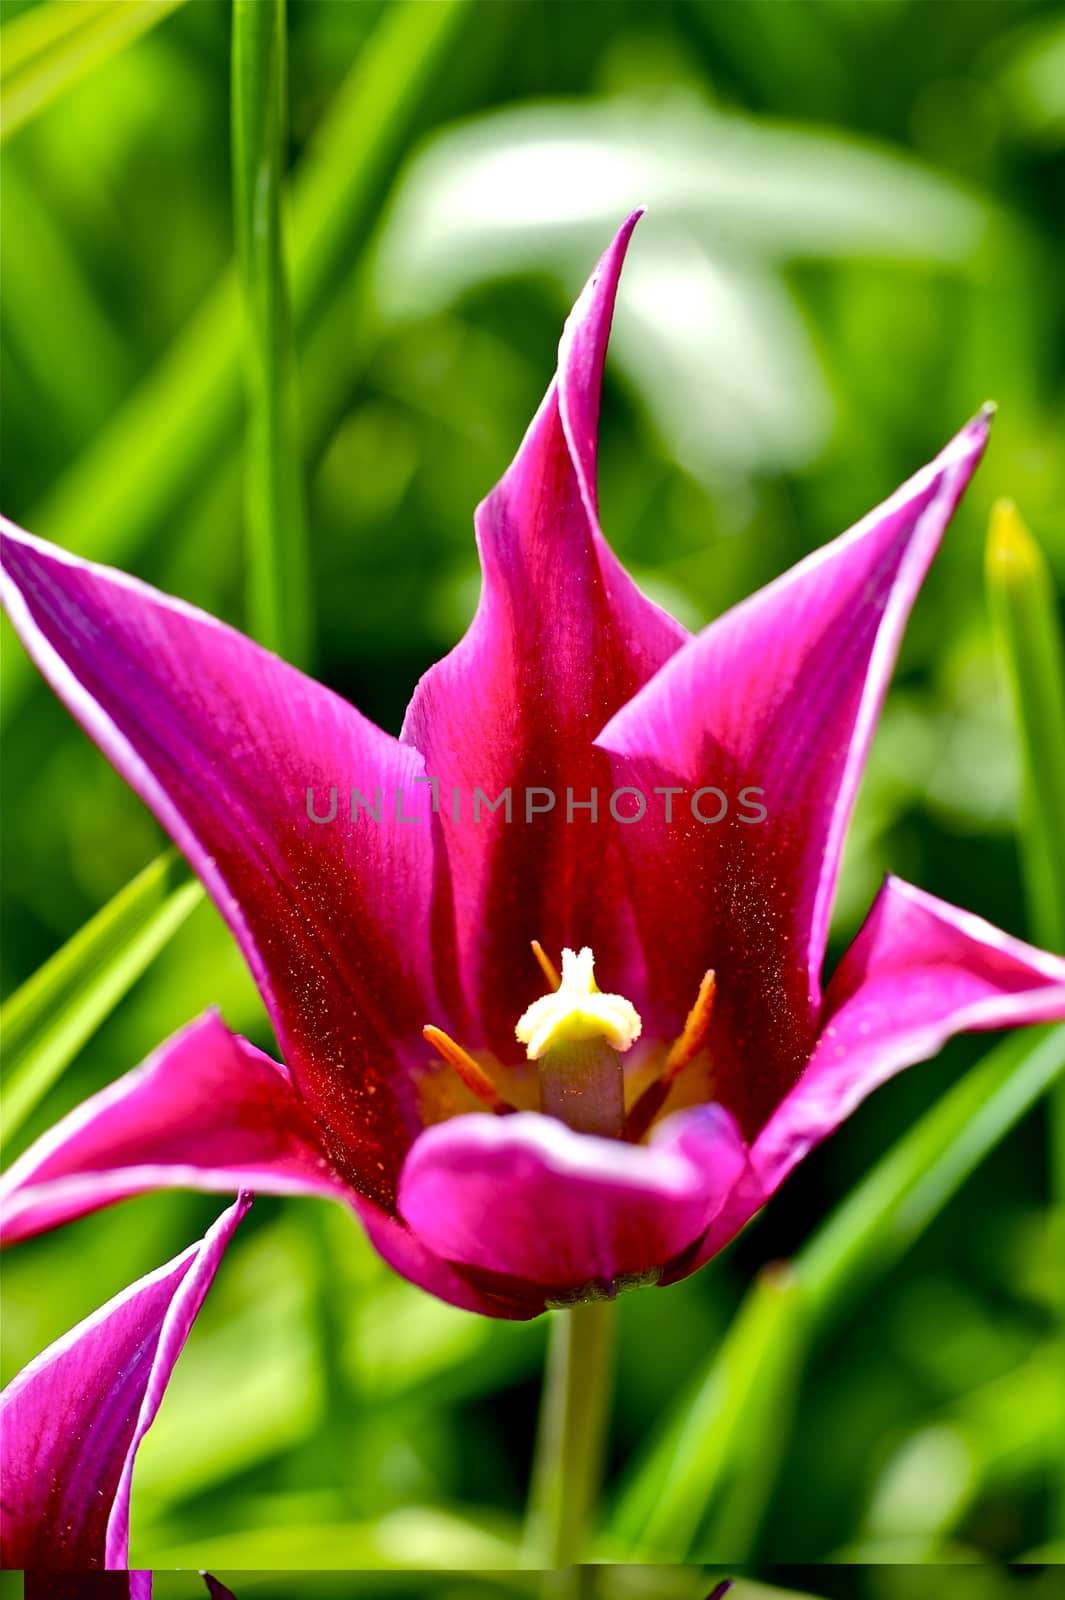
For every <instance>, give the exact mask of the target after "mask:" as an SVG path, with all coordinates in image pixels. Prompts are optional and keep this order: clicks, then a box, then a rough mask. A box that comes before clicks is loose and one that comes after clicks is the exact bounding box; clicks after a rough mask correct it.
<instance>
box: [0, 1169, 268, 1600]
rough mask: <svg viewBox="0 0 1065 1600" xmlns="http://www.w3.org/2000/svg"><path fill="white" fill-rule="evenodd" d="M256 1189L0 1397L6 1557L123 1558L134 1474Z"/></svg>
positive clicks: (29, 1560)
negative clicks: (179, 1360) (140, 1451)
mask: <svg viewBox="0 0 1065 1600" xmlns="http://www.w3.org/2000/svg"><path fill="white" fill-rule="evenodd" d="M250 1204H251V1197H250V1196H249V1195H242V1196H241V1197H240V1199H239V1200H237V1202H236V1203H235V1204H234V1205H232V1206H231V1207H230V1208H229V1210H228V1211H226V1212H224V1213H223V1214H222V1216H221V1217H220V1218H219V1219H218V1221H217V1222H216V1223H215V1225H214V1227H213V1228H211V1229H210V1231H209V1232H208V1233H207V1234H206V1235H205V1237H204V1238H203V1239H202V1240H200V1242H199V1243H198V1244H194V1245H190V1246H189V1248H188V1249H187V1250H185V1251H183V1253H182V1254H181V1255H179V1256H177V1257H175V1259H174V1260H173V1261H171V1262H169V1263H168V1265H166V1266H165V1267H160V1268H159V1269H158V1271H156V1272H153V1273H150V1274H149V1275H148V1276H147V1277H145V1278H141V1279H140V1281H139V1282H137V1283H135V1284H132V1285H131V1286H130V1287H129V1288H128V1289H124V1290H123V1291H122V1292H121V1294H118V1295H116V1296H115V1298H114V1299H113V1300H110V1301H108V1303H107V1305H105V1306H102V1307H101V1308H100V1310H99V1311H95V1312H93V1314H92V1315H91V1316H90V1317H87V1318H86V1319H85V1321H84V1322H81V1323H79V1324H78V1326H77V1327H76V1328H73V1329H72V1330H71V1331H70V1333H68V1334H65V1335H64V1336H63V1337H62V1338H61V1339H58V1340H57V1341H56V1343H55V1344H53V1345H51V1346H50V1347H49V1348H48V1349H47V1350H45V1351H44V1352H43V1354H42V1355H39V1356H38V1357H37V1358H36V1360H34V1361H31V1362H30V1364H29V1366H28V1367H26V1368H24V1370H23V1371H22V1372H21V1373H20V1374H19V1375H18V1377H17V1378H15V1379H14V1380H13V1382H12V1383H11V1384H9V1386H8V1387H7V1389H6V1390H5V1391H4V1394H3V1397H2V1399H0V1421H2V1424H3V1433H4V1495H3V1512H2V1524H0V1546H2V1560H3V1564H4V1566H5V1567H23V1568H35V1567H36V1568H57V1569H63V1568H73V1569H78V1568H86V1569H89V1570H94V1569H100V1568H115V1567H118V1568H124V1567H125V1566H126V1563H127V1549H128V1544H129V1494H130V1479H131V1476H132V1472H133V1463H134V1460H135V1458H136V1454H137V1449H138V1447H139V1445H140V1442H141V1440H142V1439H143V1437H144V1435H145V1433H146V1432H147V1431H148V1429H149V1428H150V1427H151V1424H152V1422H153V1421H154V1420H155V1415H156V1412H157V1411H158V1409H159V1405H160V1403H161V1401H162V1398H163V1394H164V1392H165V1390H166V1385H167V1383H168V1381H169V1379H170V1374H171V1372H172V1371H173V1369H174V1364H175V1362H176V1361H177V1358H178V1356H179V1355H180V1354H181V1350H182V1347H183V1345H184V1343H185V1340H186V1339H187V1337H188V1334H189V1330H190V1329H191V1327H192V1324H193V1322H194V1321H195V1319H196V1315H197V1313H198V1311H199V1309H200V1306H201V1305H202V1303H203V1299H204V1296H205V1295H206V1293H207V1290H208V1289H209V1288H210V1285H211V1281H212V1279H213V1278H214V1275H215V1271H216V1270H217V1267H218V1264H219V1262H220V1261H221V1258H222V1254H223V1252H224V1250H225V1248H226V1245H227V1244H228V1243H229V1240H230V1239H231V1237H232V1235H233V1231H234V1229H235V1228H236V1226H237V1223H238V1222H239V1221H240V1219H241V1217H242V1216H243V1215H244V1213H245V1212H246V1211H247V1209H248V1206H249V1205H250Z"/></svg>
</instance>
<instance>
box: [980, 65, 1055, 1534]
mask: <svg viewBox="0 0 1065 1600" xmlns="http://www.w3.org/2000/svg"><path fill="white" fill-rule="evenodd" d="M1063 38H1065V36H1063ZM1060 54H1061V52H1060V50H1059V55H1060ZM987 585H988V593H989V596H990V600H991V610H992V615H993V618H994V621H995V625H996V631H997V634H998V641H999V647H1000V650H1001V652H1002V656H1003V659H1004V661H1005V665H1006V672H1007V676H1008V678H1009V683H1010V688H1011V691H1012V701H1013V713H1014V718H1015V722H1016V728H1017V737H1018V741H1019V743H1020V746H1021V762H1022V767H1023V773H1024V806H1023V819H1022V826H1021V829H1020V833H1019V841H1018V842H1019V846H1020V855H1021V866H1022V870H1023V872H1024V884H1025V891H1026V895H1027V900H1028V911H1029V916H1030V918H1031V923H1032V929H1033V932H1034V935H1035V937H1036V939H1038V941H1039V942H1040V943H1041V944H1044V945H1047V946H1048V947H1049V948H1050V949H1052V950H1063V951H1065V822H1063V819H1065V647H1063V644H1062V636H1061V625H1060V623H1059V621H1058V613H1057V606H1056V603H1055V597H1054V586H1053V581H1052V579H1051V576H1050V570H1049V568H1048V566H1047V563H1046V559H1045V557H1044V555H1043V552H1042V550H1041V549H1040V548H1039V545H1038V544H1037V543H1036V541H1035V539H1034V538H1033V537H1032V535H1031V533H1030V532H1029V530H1028V528H1027V527H1026V526H1025V523H1024V522H1023V520H1022V519H1021V517H1020V515H1019V513H1018V512H1017V509H1016V507H1015V506H1014V505H1013V504H1012V503H1011V502H1010V501H1005V500H1003V501H999V503H998V504H997V505H996V506H995V508H994V511H993V512H992V514H991V527H990V531H989V533H988V541H987ZM1051 1105H1052V1116H1051V1159H1052V1162H1053V1170H1054V1184H1055V1191H1056V1196H1057V1199H1058V1202H1059V1204H1061V1205H1065V1087H1059V1088H1058V1089H1057V1091H1056V1092H1055V1094H1054V1097H1053V1100H1052V1102H1051ZM1060 1309H1061V1311H1062V1313H1063V1315H1065V1299H1063V1300H1062V1303H1061V1307H1060ZM1063 1334H1065V1328H1063ZM1057 1443H1058V1448H1059V1450H1060V1452H1061V1462H1062V1466H1061V1469H1060V1470H1059V1473H1058V1477H1059V1492H1058V1494H1057V1496H1056V1498H1055V1510H1054V1515H1053V1518H1052V1531H1053V1532H1055V1533H1057V1532H1062V1531H1065V1418H1062V1420H1061V1422H1060V1423H1059V1427H1058V1437H1057Z"/></svg>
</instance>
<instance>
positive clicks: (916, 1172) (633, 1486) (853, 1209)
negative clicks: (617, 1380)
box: [610, 1027, 1065, 1560]
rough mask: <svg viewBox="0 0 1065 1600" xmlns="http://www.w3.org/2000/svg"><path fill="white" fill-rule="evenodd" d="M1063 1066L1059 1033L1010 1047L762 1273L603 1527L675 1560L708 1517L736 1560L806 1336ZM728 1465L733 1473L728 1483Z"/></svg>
mask: <svg viewBox="0 0 1065 1600" xmlns="http://www.w3.org/2000/svg"><path fill="white" fill-rule="evenodd" d="M1063 1071H1065V1027H1058V1028H1050V1029H1039V1030H1036V1038H1035V1039H1034V1040H1033V1039H1032V1037H1031V1033H1029V1034H1028V1035H1027V1036H1026V1035H1014V1036H1012V1037H1010V1038H1009V1039H1007V1040H1006V1041H1005V1042H1004V1043H1003V1044H1001V1045H1000V1046H999V1047H998V1048H997V1049H996V1050H994V1051H992V1052H991V1053H990V1055H988V1056H986V1057H985V1058H984V1060H983V1061H981V1062H980V1063H979V1064H978V1065H977V1066H976V1067H974V1068H973V1069H972V1070H971V1071H970V1072H969V1073H968V1074H967V1075H966V1077H964V1078H963V1079H962V1080H961V1082H960V1083H958V1084H956V1085H955V1086H954V1088H953V1089H951V1090H950V1091H949V1092H948V1093H947V1094H946V1095H945V1096H944V1097H943V1099H942V1100H940V1101H939V1103H938V1104H937V1105H935V1106H933V1108H932V1109H931V1111H929V1112H927V1113H926V1114H925V1116H924V1117H923V1118H922V1119H921V1120H920V1121H919V1122H918V1123H917V1124H916V1125H915V1126H914V1127H913V1128H912V1129H911V1130H910V1131H909V1133H907V1134H906V1135H904V1136H903V1138H902V1139H901V1140H900V1141H899V1142H898V1144H897V1145H896V1146H895V1148H894V1149H893V1150H892V1151H890V1152H889V1153H888V1155H887V1156H885V1157H884V1158H883V1159H882V1160H881V1161H880V1162H879V1163H878V1165H877V1166H876V1167H874V1169H873V1170H872V1172H871V1173H870V1174H869V1175H868V1177H867V1178H866V1179H865V1180H864V1181H863V1182H862V1183H860V1184H859V1185H858V1187H857V1188H856V1189H854V1190H853V1191H852V1192H851V1194H850V1195H849V1196H848V1197H847V1198H846V1199H845V1200H844V1201H843V1202H842V1204H841V1205H840V1206H839V1207H837V1209H836V1211H835V1212H834V1213H833V1215H832V1216H831V1217H830V1218H829V1219H828V1220H827V1222H825V1223H823V1224H822V1225H821V1227H820V1228H819V1229H818V1230H817V1232H816V1233H815V1234H814V1235H813V1236H812V1238H811V1239H810V1240H809V1241H808V1243H807V1244H806V1245H805V1246H804V1247H803V1248H802V1250H800V1251H799V1253H798V1255H797V1256H796V1258H795V1260H794V1263H793V1266H792V1268H791V1269H788V1270H787V1271H786V1272H783V1271H781V1270H780V1269H777V1273H770V1274H769V1275H765V1274H764V1275H763V1277H762V1278H761V1279H760V1280H759V1281H758V1283H757V1284H756V1285H755V1287H754V1289H752V1290H751V1292H750V1294H749V1295H748V1297H747V1299H746V1300H745V1301H744V1304H743V1306H742V1307H741V1310H740V1312H739V1314H738V1316H737V1318H736V1321H735V1322H734V1324H733V1326H732V1328H731V1329H730V1331H729V1333H728V1335H727V1336H726V1339H725V1343H724V1344H723V1346H722V1348H721V1351H720V1352H719V1353H718V1355H717V1356H716V1357H715V1358H714V1359H713V1360H712V1361H711V1363H710V1365H709V1367H708V1368H707V1371H706V1373H705V1375H704V1376H703V1377H701V1378H700V1379H699V1380H698V1381H697V1383H696V1385H695V1386H694V1387H693V1388H691V1389H689V1390H688V1391H686V1392H685V1394H684V1396H683V1398H682V1399H681V1401H679V1402H678V1404H677V1406H676V1407H675V1409H674V1412H673V1414H672V1415H671V1416H670V1417H668V1418H667V1419H666V1420H665V1422H664V1423H663V1424H662V1426H661V1427H660V1428H659V1430H658V1432H657V1435H656V1436H655V1437H653V1438H652V1440H651V1441H650V1442H649V1444H648V1445H647V1446H646V1447H645V1448H644V1450H643V1451H641V1453H640V1456H639V1458H638V1461H637V1464H636V1466H635V1468H634V1469H633V1471H632V1473H631V1476H630V1478H629V1483H628V1487H627V1489H626V1490H625V1492H624V1494H623V1496H622V1498H621V1500H620V1502H619V1504H618V1508H617V1511H616V1513H615V1516H614V1517H613V1518H612V1520H611V1524H610V1531H611V1533H612V1534H613V1535H615V1536H616V1537H618V1538H619V1539H620V1540H624V1541H626V1548H631V1547H632V1545H633V1544H635V1547H636V1549H637V1550H643V1549H650V1550H653V1551H654V1552H656V1553H658V1554H666V1555H669V1556H670V1557H671V1558H672V1559H673V1560H683V1559H684V1558H685V1556H686V1555H687V1553H688V1549H689V1545H690V1541H691V1540H692V1539H693V1538H694V1537H695V1534H696V1530H697V1528H698V1526H699V1523H700V1522H701V1520H702V1518H703V1516H704V1515H705V1514H706V1513H707V1511H709V1515H710V1519H711V1521H710V1524H709V1526H710V1528H712V1529H713V1530H715V1536H718V1537H727V1539H728V1541H729V1550H730V1552H731V1550H732V1548H733V1543H732V1541H733V1538H734V1537H738V1539H739V1544H738V1545H737V1547H736V1548H737V1549H738V1551H739V1553H740V1554H741V1555H742V1554H743V1552H744V1539H745V1538H749V1537H751V1536H752V1535H753V1533H754V1532H755V1531H756V1527H757V1518H758V1515H759V1514H760V1512H761V1510H762V1509H763V1507H764V1504H765V1502H766V1500H767V1499H768V1496H769V1494H770V1492H771V1490H772V1487H773V1483H774V1479H775V1467H776V1460H777V1456H778V1454H779V1453H780V1452H781V1451H782V1450H783V1448H784V1439H783V1434H784V1432H785V1429H786V1423H787V1414H788V1404H787V1402H788V1398H789V1396H790V1395H791V1394H792V1393H793V1391H794V1386H795V1385H796V1384H797V1381H798V1377H799V1364H800V1352H801V1351H803V1350H804V1349H805V1348H806V1345H807V1341H808V1340H809V1339H810V1338H811V1337H814V1336H816V1335H818V1334H821V1333H823V1332H824V1330H825V1328H826V1326H827V1325H828V1324H829V1322H830V1321H832V1320H833V1319H834V1318H835V1317H837V1316H838V1315H839V1314H840V1311H841V1309H842V1308H843V1307H844V1306H845V1305H846V1304H847V1303H848V1302H850V1301H853V1300H854V1299H856V1298H858V1296H859V1295H860V1294H862V1293H864V1292H867V1291H868V1288H869V1286H870V1284H871V1282H872V1281H873V1280H874V1279H875V1278H876V1277H877V1276H879V1275H882V1274H883V1273H884V1272H886V1271H887V1270H888V1268H889V1267H890V1266H891V1265H893V1263H894V1262H895V1260H896V1259H897V1258H898V1257H899V1256H900V1255H901V1254H902V1253H903V1252H904V1251H905V1250H906V1249H907V1248H908V1247H909V1246H910V1245H911V1244H912V1243H913V1242H914V1240H915V1239H916V1238H917V1237H918V1236H919V1234H920V1233H921V1232H922V1231H923V1230H924V1228H926V1227H927V1226H928V1224H929V1222H930V1221H931V1220H932V1218H933V1217H934V1216H936V1215H937V1214H938V1212H939V1211H940V1210H941V1209H942V1207H943V1206H944V1205H945V1204H946V1202H947V1201H948V1200H949V1199H950V1198H951V1196H952V1195H953V1194H954V1193H955V1192H956V1190H957V1189H958V1188H959V1186H960V1185H961V1183H962V1182H963V1181H964V1179H965V1178H966V1177H967V1176H968V1175H969V1174H970V1173H971V1172H972V1171H973V1170H974V1169H975V1168H976V1167H977V1166H978V1165H979V1163H980V1161H981V1160H982V1159H983V1158H984V1156H985V1155H987V1153H988V1152H989V1151H990V1150H991V1149H993V1148H994V1146H995V1145H996V1144H997V1143H998V1142H999V1141H1000V1140H1001V1139H1002V1138H1004V1137H1005V1135H1006V1134H1007V1133H1008V1132H1009V1130H1010V1129H1011V1128H1012V1127H1013V1126H1014V1125H1015V1124H1016V1123H1017V1121H1018V1120H1019V1119H1020V1117H1021V1116H1022V1115H1023V1114H1024V1112H1025V1111H1027V1110H1029V1109H1030V1108H1031V1106H1032V1105H1034V1104H1035V1102H1036V1101H1037V1100H1038V1099H1039V1098H1040V1096H1041V1095H1042V1094H1043V1093H1045V1091H1046V1090H1047V1089H1048V1088H1049V1087H1050V1086H1051V1084H1052V1083H1054V1081H1055V1080H1056V1079H1057V1078H1058V1077H1060V1075H1061V1074H1062V1072H1063ZM778 1274H779V1275H778ZM763 1391H764V1392H763ZM733 1460H735V1462H736V1463H738V1464H739V1467H740V1473H741V1475H740V1478H739V1480H738V1481H737V1482H736V1483H734V1484H731V1485H729V1484H728V1482H727V1477H726V1473H727V1469H729V1468H730V1466H731V1464H732V1462H733ZM737 1500H738V1502H739V1504H740V1505H741V1506H743V1507H744V1509H745V1514H746V1519H747V1520H746V1522H743V1521H742V1520H741V1522H740V1527H739V1530H738V1531H734V1530H733V1528H732V1527H731V1525H730V1524H729V1522H728V1520H727V1518H726V1515H725V1513H726V1511H731V1510H732V1509H733V1508H734V1506H735V1504H736V1502H737ZM707 1548H708V1549H709V1548H711V1547H710V1546H709V1545H708V1546H707ZM711 1553H712V1554H713V1555H714V1557H715V1558H718V1557H719V1553H720V1547H718V1548H717V1549H711Z"/></svg>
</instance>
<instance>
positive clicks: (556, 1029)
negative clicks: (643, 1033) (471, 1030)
mask: <svg viewBox="0 0 1065 1600" xmlns="http://www.w3.org/2000/svg"><path fill="white" fill-rule="evenodd" d="M594 967H595V957H594V956H593V955H592V952H591V951H590V950H589V948H588V946H587V945H585V947H584V949H583V950H581V951H580V952H579V953H574V951H572V950H563V952H562V982H561V984H560V985H559V987H558V989H557V990H556V991H555V993H554V994H545V995H544V996H543V998H542V999H540V1000H534V1001H533V1003H532V1005H531V1006H530V1007H529V1009H528V1011H526V1012H525V1015H524V1016H523V1017H522V1018H521V1021H520V1022H519V1023H518V1026H517V1027H516V1028H515V1029H514V1032H515V1035H516V1036H517V1038H518V1040H519V1042H520V1043H521V1044H523V1045H525V1047H526V1053H527V1055H528V1057H529V1060H530V1061H539V1059H540V1057H541V1056H542V1055H544V1054H545V1053H546V1051H548V1050H552V1049H554V1047H555V1046H556V1045H560V1044H576V1043H579V1042H582V1041H584V1040H588V1039H602V1040H604V1041H605V1043H607V1044H608V1045H609V1046H610V1048H611V1049H612V1050H617V1051H619V1052H622V1051H625V1050H629V1049H631V1048H632V1046H633V1045H634V1044H635V1043H636V1040H637V1039H638V1038H639V1037H640V1029H641V1027H642V1023H641V1022H640V1015H639V1012H638V1011H637V1010H636V1007H635V1006H634V1005H632V1003H631V1002H630V1001H628V1000H626V999H624V997H623V996H622V995H620V994H600V992H599V988H598V985H597V984H596V981H595V976H594V972H593V969H594Z"/></svg>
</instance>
